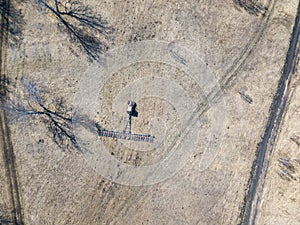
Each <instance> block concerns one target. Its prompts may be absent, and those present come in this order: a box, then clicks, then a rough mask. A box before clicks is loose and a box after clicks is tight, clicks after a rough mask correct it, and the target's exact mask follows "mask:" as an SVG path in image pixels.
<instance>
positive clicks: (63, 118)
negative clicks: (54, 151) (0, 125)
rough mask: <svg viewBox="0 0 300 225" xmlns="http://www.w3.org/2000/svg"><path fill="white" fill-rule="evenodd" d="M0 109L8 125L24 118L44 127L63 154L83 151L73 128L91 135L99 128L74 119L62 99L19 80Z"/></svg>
mask: <svg viewBox="0 0 300 225" xmlns="http://www.w3.org/2000/svg"><path fill="white" fill-rule="evenodd" d="M51 97H52V99H51ZM0 109H1V110H5V111H6V112H7V114H8V116H9V119H10V120H11V121H14V120H20V119H22V118H25V117H26V118H30V119H31V120H37V121H39V122H40V123H41V124H44V125H45V126H46V127H47V129H48V131H49V134H50V136H51V138H52V140H53V141H54V143H55V144H57V145H58V146H59V147H60V149H61V150H63V151H64V150H70V149H72V148H75V149H77V150H79V151H83V150H84V149H83V148H82V146H79V144H78V140H77V137H76V136H75V134H74V132H73V125H75V124H76V125H78V126H80V127H82V128H83V129H86V130H88V131H90V132H94V133H97V129H99V128H101V126H100V125H99V124H98V123H97V122H95V121H93V120H91V119H90V118H89V117H88V116H85V115H78V114H76V115H74V113H73V111H72V108H71V107H68V106H67V105H66V104H65V101H64V99H63V98H60V97H53V95H52V94H51V93H48V92H47V90H46V89H45V88H42V87H38V86H37V85H36V84H35V83H34V82H32V81H30V80H26V79H22V85H21V86H20V87H19V88H18V89H17V90H15V92H14V93H12V94H11V95H10V97H7V98H6V102H5V103H3V104H2V105H1V107H0ZM27 122H28V121H27Z"/></svg>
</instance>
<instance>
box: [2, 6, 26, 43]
mask: <svg viewBox="0 0 300 225" xmlns="http://www.w3.org/2000/svg"><path fill="white" fill-rule="evenodd" d="M20 3H21V1H15V2H14V3H13V4H12V3H9V2H8V1H1V3H0V13H1V29H0V36H1V39H2V40H3V39H7V41H8V45H9V47H15V46H18V45H19V44H20V43H21V41H22V40H23V31H22V30H23V27H24V24H25V22H24V17H23V15H22V13H21V11H20V10H19V9H17V7H16V4H20Z"/></svg>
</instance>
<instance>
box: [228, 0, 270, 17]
mask: <svg viewBox="0 0 300 225" xmlns="http://www.w3.org/2000/svg"><path fill="white" fill-rule="evenodd" d="M233 3H234V4H235V5H236V6H238V7H239V8H242V9H244V10H245V11H246V12H248V13H249V14H251V15H255V16H258V15H260V14H262V15H264V14H265V13H266V11H267V10H268V9H267V7H265V6H264V5H263V4H262V3H260V2H258V1H257V0H233Z"/></svg>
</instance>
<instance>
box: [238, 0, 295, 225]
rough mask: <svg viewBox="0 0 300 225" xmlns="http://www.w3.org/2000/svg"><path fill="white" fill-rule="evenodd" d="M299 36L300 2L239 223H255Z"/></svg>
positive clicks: (293, 68)
mask: <svg viewBox="0 0 300 225" xmlns="http://www.w3.org/2000/svg"><path fill="white" fill-rule="evenodd" d="M299 34H300V1H299V4H298V10H297V17H296V20H295V23H294V28H293V33H292V36H291V39H290V45H289V49H288V52H287V55H286V60H285V64H284V68H283V72H282V76H281V78H280V81H279V83H278V87H277V92H276V95H275V96H274V99H273V103H272V105H271V109H270V116H269V120H268V123H267V126H266V131H265V134H264V137H263V140H262V142H261V143H260V145H259V146H258V148H257V150H256V156H255V159H254V161H253V164H252V169H251V173H250V177H249V181H248V188H247V192H246V194H245V198H244V206H243V209H242V211H241V215H240V216H241V222H240V224H255V221H256V217H257V214H258V207H259V205H260V203H261V195H262V192H263V188H264V183H265V178H266V175H267V171H268V166H269V160H270V158H271V155H272V152H273V149H274V144H275V142H276V139H277V135H278V131H279V128H280V124H281V121H282V118H283V114H284V112H285V108H286V104H287V101H288V99H289V97H290V91H291V79H292V77H293V74H294V73H295V68H296V66H297V60H298V54H299V49H300V48H299V45H300V44H299Z"/></svg>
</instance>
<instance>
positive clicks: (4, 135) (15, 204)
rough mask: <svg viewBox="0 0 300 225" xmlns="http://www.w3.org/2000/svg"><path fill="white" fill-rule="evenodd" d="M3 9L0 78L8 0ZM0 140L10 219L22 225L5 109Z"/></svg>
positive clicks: (3, 65) (0, 121)
mask: <svg viewBox="0 0 300 225" xmlns="http://www.w3.org/2000/svg"><path fill="white" fill-rule="evenodd" d="M1 4H2V5H3V11H2V15H1V43H0V44H1V47H0V59H1V66H0V76H1V80H3V81H5V80H6V78H7V77H6V57H7V45H8V36H9V16H10V6H11V2H10V0H2V1H1ZM1 89H2V90H1V91H2V93H4V95H5V84H3V83H2V86H1ZM5 101H6V96H4V97H3V98H1V103H3V102H5ZM0 124H1V128H0V138H1V140H0V142H1V147H2V153H3V154H2V156H3V161H4V166H5V168H6V176H7V184H8V188H9V192H10V193H9V194H10V203H11V209H12V212H11V213H12V215H11V217H12V220H13V223H14V224H18V225H23V224H24V223H23V215H22V209H21V200H20V192H19V185H18V179H17V170H16V163H15V155H14V150H13V145H12V141H11V135H10V131H9V126H8V122H7V117H6V113H5V111H1V112H0Z"/></svg>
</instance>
